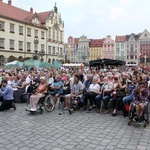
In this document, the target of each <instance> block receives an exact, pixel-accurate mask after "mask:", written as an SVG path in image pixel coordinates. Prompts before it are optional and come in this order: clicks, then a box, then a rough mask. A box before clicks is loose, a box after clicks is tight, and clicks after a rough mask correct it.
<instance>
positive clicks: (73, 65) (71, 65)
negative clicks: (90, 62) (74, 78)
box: [63, 63, 84, 67]
mask: <svg viewBox="0 0 150 150" xmlns="http://www.w3.org/2000/svg"><path fill="white" fill-rule="evenodd" d="M80 66H84V64H82V63H81V64H76V63H75V64H67V63H66V64H63V67H80Z"/></svg>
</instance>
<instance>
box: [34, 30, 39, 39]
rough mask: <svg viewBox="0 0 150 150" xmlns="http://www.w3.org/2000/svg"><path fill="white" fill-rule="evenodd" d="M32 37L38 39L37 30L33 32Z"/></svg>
mask: <svg viewBox="0 0 150 150" xmlns="http://www.w3.org/2000/svg"><path fill="white" fill-rule="evenodd" d="M34 37H35V38H38V30H34Z"/></svg>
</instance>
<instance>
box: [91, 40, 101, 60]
mask: <svg viewBox="0 0 150 150" xmlns="http://www.w3.org/2000/svg"><path fill="white" fill-rule="evenodd" d="M89 47H90V49H89V60H96V59H101V58H102V49H103V39H91V40H90V44H89Z"/></svg>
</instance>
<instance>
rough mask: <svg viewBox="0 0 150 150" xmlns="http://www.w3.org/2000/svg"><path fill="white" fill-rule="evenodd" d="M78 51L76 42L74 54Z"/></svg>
mask: <svg viewBox="0 0 150 150" xmlns="http://www.w3.org/2000/svg"><path fill="white" fill-rule="evenodd" d="M76 52H77V46H76V44H74V54H76Z"/></svg>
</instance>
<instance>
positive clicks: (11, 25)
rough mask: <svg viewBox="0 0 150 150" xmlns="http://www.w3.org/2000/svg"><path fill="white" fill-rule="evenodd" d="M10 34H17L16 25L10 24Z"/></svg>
mask: <svg viewBox="0 0 150 150" xmlns="http://www.w3.org/2000/svg"><path fill="white" fill-rule="evenodd" d="M10 33H15V25H14V24H12V23H10Z"/></svg>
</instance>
